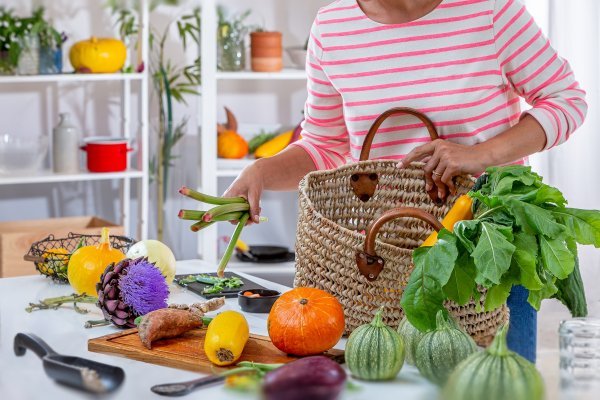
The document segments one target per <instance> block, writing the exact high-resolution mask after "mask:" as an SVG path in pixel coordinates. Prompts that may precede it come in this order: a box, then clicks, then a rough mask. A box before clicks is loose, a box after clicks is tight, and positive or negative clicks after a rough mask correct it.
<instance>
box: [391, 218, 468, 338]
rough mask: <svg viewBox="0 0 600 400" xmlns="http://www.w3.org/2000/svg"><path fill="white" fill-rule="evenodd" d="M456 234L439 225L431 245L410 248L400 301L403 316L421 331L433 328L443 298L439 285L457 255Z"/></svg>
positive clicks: (451, 267)
mask: <svg viewBox="0 0 600 400" xmlns="http://www.w3.org/2000/svg"><path fill="white" fill-rule="evenodd" d="M456 244H457V243H456V237H455V236H454V235H453V234H452V233H450V232H449V231H447V230H446V229H442V230H441V231H440V232H439V234H438V241H437V242H436V244H435V245H433V246H431V247H420V248H418V249H415V251H414V252H413V260H414V264H415V269H414V270H413V272H412V273H411V275H410V278H409V280H408V284H407V286H406V289H405V290H404V293H403V294H402V300H401V302H400V303H401V305H402V308H403V309H404V311H405V313H406V317H407V318H408V320H409V321H410V322H411V324H413V325H414V326H415V327H417V328H418V329H420V330H421V331H427V330H432V329H435V315H436V312H437V311H438V310H441V309H443V303H444V300H445V299H446V296H445V295H444V291H443V289H442V288H443V287H444V285H446V284H447V283H448V281H449V279H450V275H452V270H453V269H454V265H455V263H456V259H457V257H458V249H457V246H456Z"/></svg>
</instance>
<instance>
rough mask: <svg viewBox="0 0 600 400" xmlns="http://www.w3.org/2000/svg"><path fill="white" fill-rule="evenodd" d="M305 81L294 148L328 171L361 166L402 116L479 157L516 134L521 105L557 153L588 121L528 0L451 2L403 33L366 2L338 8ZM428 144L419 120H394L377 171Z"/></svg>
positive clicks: (320, 30)
mask: <svg viewBox="0 0 600 400" xmlns="http://www.w3.org/2000/svg"><path fill="white" fill-rule="evenodd" d="M306 70H307V74H308V85H307V86H308V98H307V101H306V105H305V110H304V117H305V120H304V122H303V125H302V127H303V131H302V140H301V141H299V142H296V143H295V145H298V146H301V147H302V148H304V149H305V150H306V151H307V152H308V154H309V155H310V156H311V158H312V160H313V162H314V163H315V166H316V167H317V168H318V169H329V168H335V167H337V166H340V165H342V164H344V163H345V162H346V161H347V160H348V159H349V160H351V161H356V160H357V159H358V157H359V153H360V149H361V146H362V143H363V140H364V138H365V135H366V133H367V131H368V129H369V127H370V126H371V124H372V123H373V121H374V120H375V118H376V117H377V116H378V115H379V114H381V113H382V112H384V111H385V110H387V109H389V108H392V107H411V108H416V109H418V110H420V111H421V112H423V113H425V114H426V115H427V116H428V117H429V118H430V119H431V120H432V121H433V122H434V124H435V126H436V128H437V130H438V132H439V134H440V137H441V138H443V139H448V140H451V141H453V142H456V143H461V144H465V145H474V144H477V143H480V142H483V141H486V140H488V139H490V138H492V137H494V136H496V135H498V134H500V133H502V132H503V131H505V130H506V129H508V128H509V127H511V126H513V125H515V124H516V123H517V122H518V121H519V119H520V118H521V116H522V115H523V113H522V112H521V109H520V102H519V99H520V98H521V97H522V98H524V99H525V100H526V101H527V103H528V104H529V105H531V108H530V109H529V110H527V111H525V113H527V114H529V115H531V116H533V117H534V118H535V119H536V120H537V121H538V122H539V123H540V125H541V126H542V127H543V129H544V131H545V133H546V136H547V144H546V149H550V148H552V147H554V146H556V145H558V144H560V143H562V142H564V141H565V140H567V139H568V138H569V136H570V135H571V134H572V133H573V131H574V130H575V129H576V128H577V127H579V126H580V125H581V124H582V123H583V120H584V118H585V114H586V111H587V104H586V102H585V92H584V91H583V90H582V89H581V88H580V87H579V84H578V83H577V81H576V80H575V77H574V76H573V72H572V71H571V68H570V66H569V64H568V62H567V61H565V60H563V59H562V58H560V57H559V56H558V55H557V53H556V51H555V50H554V49H553V48H552V47H551V45H550V42H549V41H548V39H547V38H546V37H545V36H544V35H543V34H542V32H541V30H540V28H539V27H538V26H537V25H536V23H535V21H534V20H533V18H532V17H531V15H530V14H529V13H528V12H527V10H526V9H525V7H524V6H523V5H522V4H521V3H520V2H519V1H518V0H443V1H442V2H441V3H440V5H439V6H438V7H437V8H435V9H434V10H433V11H432V12H430V13H429V14H427V15H425V16H424V17H422V18H419V19H417V20H414V21H411V22H407V23H402V24H381V23H378V22H375V21H373V20H371V19H370V18H369V17H368V16H367V15H365V13H364V12H363V11H362V9H361V8H360V7H359V6H358V3H357V0H338V1H336V2H334V3H332V4H330V5H328V6H326V7H324V8H322V9H320V10H319V12H318V14H317V17H316V19H315V21H314V23H313V26H312V28H311V34H310V40H309V46H308V56H307V65H306ZM429 140H430V139H429V135H428V133H427V130H426V129H425V128H424V125H423V124H422V123H421V122H420V121H419V120H418V119H416V118H415V117H412V116H398V117H392V118H390V119H388V120H387V121H386V122H385V123H384V124H383V125H382V127H381V128H380V129H379V131H378V133H377V134H376V135H375V140H374V141H373V146H372V149H371V159H401V158H402V157H404V156H405V155H406V154H407V153H408V152H409V151H410V150H412V149H413V148H414V147H416V146H419V145H421V144H423V143H425V142H427V141H429ZM522 162H523V160H515V163H522Z"/></svg>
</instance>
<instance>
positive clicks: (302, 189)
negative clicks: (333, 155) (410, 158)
mask: <svg viewBox="0 0 600 400" xmlns="http://www.w3.org/2000/svg"><path fill="white" fill-rule="evenodd" d="M382 164H388V165H389V164H391V165H394V166H395V165H396V164H398V162H397V161H393V160H367V161H357V162H355V163H351V164H345V165H343V166H341V167H339V168H336V169H328V170H318V171H312V172H309V173H308V174H307V175H305V176H304V178H302V180H301V181H300V184H299V185H298V193H299V196H301V197H302V198H304V199H306V201H307V206H308V209H309V210H307V211H311V212H312V213H313V214H314V215H315V216H316V217H317V219H318V222H319V223H323V224H324V225H328V226H330V227H332V228H335V229H339V230H340V232H341V233H343V234H349V235H350V236H352V237H353V238H355V239H360V241H361V242H362V243H363V244H364V241H365V240H366V235H365V234H362V233H360V232H356V231H353V230H350V229H348V228H345V227H343V226H341V225H339V224H337V223H335V222H334V221H333V220H331V219H329V218H327V217H325V216H324V215H323V214H322V213H321V212H320V211H318V210H317V209H316V208H315V206H314V204H313V202H312V200H311V199H310V197H309V196H308V194H307V190H308V184H309V182H310V181H311V180H313V179H316V177H320V176H327V175H330V174H333V173H339V172H343V171H347V170H354V169H356V168H357V167H365V166H373V167H376V166H381V165H382ZM423 166H425V163H423V162H414V163H412V164H411V165H410V166H409V167H405V168H404V169H422V167H423ZM348 187H349V186H348ZM301 212H305V211H304V210H303V211H301ZM375 243H376V245H377V246H382V248H383V249H386V250H388V251H401V252H407V253H408V252H410V253H412V251H413V250H409V249H405V248H403V247H398V246H394V245H392V244H389V243H386V242H383V241H381V240H379V239H378V238H377V239H376V240H375Z"/></svg>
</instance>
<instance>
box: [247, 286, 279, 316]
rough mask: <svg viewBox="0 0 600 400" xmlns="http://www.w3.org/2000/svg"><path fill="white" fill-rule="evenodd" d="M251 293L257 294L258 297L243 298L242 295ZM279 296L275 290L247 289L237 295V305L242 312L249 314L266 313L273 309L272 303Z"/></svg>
mask: <svg viewBox="0 0 600 400" xmlns="http://www.w3.org/2000/svg"><path fill="white" fill-rule="evenodd" d="M246 292H251V293H255V294H259V295H260V297H248V296H244V293H246ZM279 296H281V293H279V292H278V291H276V290H267V289H249V290H243V291H241V292H239V293H238V304H239V305H240V307H241V309H242V311H246V312H249V313H268V312H269V311H271V307H273V303H275V300H277V299H278V298H279Z"/></svg>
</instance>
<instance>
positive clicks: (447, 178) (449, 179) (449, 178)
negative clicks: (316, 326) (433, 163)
mask: <svg viewBox="0 0 600 400" xmlns="http://www.w3.org/2000/svg"><path fill="white" fill-rule="evenodd" d="M456 172H457V171H455V170H454V169H453V168H452V167H450V166H446V169H445V170H444V174H443V175H442V178H441V179H442V182H444V184H445V185H446V186H447V187H448V189H449V190H450V193H452V194H456V186H455V185H454V179H453V178H454V177H455V176H456V175H458V174H457V173H456Z"/></svg>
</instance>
